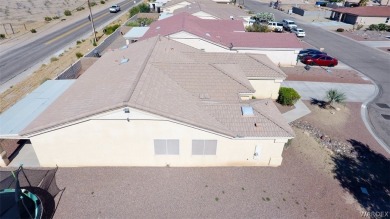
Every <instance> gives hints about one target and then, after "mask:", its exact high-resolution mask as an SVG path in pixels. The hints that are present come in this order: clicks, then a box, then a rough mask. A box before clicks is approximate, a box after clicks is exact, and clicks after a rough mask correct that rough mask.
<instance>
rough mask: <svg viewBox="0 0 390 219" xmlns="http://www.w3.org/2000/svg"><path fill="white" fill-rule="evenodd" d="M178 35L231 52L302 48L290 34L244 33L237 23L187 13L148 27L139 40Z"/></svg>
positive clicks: (239, 23) (235, 21) (242, 26)
mask: <svg viewBox="0 0 390 219" xmlns="http://www.w3.org/2000/svg"><path fill="white" fill-rule="evenodd" d="M181 31H185V32H187V33H191V34H193V35H195V36H198V37H200V38H202V39H204V40H206V41H210V42H213V43H216V44H219V45H221V46H224V47H226V48H230V47H231V48H232V49H237V48H251V49H252V48H253V49H257V48H262V49H272V50H277V49H301V48H302V44H301V43H300V42H299V40H298V39H297V37H296V36H295V34H293V33H283V34H282V33H254V32H245V28H244V25H243V23H242V22H241V21H237V20H207V19H200V18H198V17H195V16H192V15H190V14H188V13H180V14H177V15H174V16H172V17H169V18H166V19H163V20H159V21H156V22H154V23H152V24H151V25H150V28H149V30H148V31H147V32H146V33H145V34H144V35H143V37H141V38H140V40H143V39H148V38H150V37H154V36H157V35H161V36H169V35H172V34H174V33H178V32H181Z"/></svg>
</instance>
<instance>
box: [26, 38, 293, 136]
mask: <svg viewBox="0 0 390 219" xmlns="http://www.w3.org/2000/svg"><path fill="white" fill-rule="evenodd" d="M195 53H197V54H198V55H194V54H195ZM202 55H205V57H206V59H207V60H208V61H207V62H203V60H204V59H205V58H201V56H202ZM225 58H227V59H226V60H225V61H224V60H223V56H221V55H217V54H215V58H213V56H210V54H209V53H204V52H202V51H198V50H196V49H194V48H191V47H189V46H186V45H184V44H181V43H178V42H176V41H173V40H169V39H167V38H164V37H154V38H150V39H148V40H144V41H141V42H138V43H135V44H131V45H130V46H129V47H128V48H127V49H123V50H115V51H111V52H107V53H105V54H104V55H103V56H102V57H101V58H99V60H98V61H96V62H95V64H94V65H92V66H91V67H90V68H89V69H88V70H87V71H86V72H85V73H84V74H83V75H81V76H80V77H79V79H77V80H76V82H75V83H74V84H73V85H72V86H71V87H69V88H68V90H66V91H65V92H64V93H63V95H62V96H60V97H59V98H58V99H57V100H56V101H55V102H54V103H53V104H52V105H50V106H49V107H48V108H47V109H46V110H45V111H44V112H43V113H42V114H41V115H40V116H39V117H38V118H37V119H35V120H34V121H33V122H32V123H31V124H30V125H29V126H28V127H27V128H25V129H24V131H23V133H22V134H24V135H27V136H30V135H33V134H36V133H37V132H40V131H44V130H49V129H52V128H55V127H59V126H62V125H66V124H70V123H72V122H76V121H79V120H80V119H88V117H90V116H93V115H97V114H100V113H103V112H108V111H111V110H113V109H119V108H122V107H125V106H128V107H133V108H137V109H140V110H143V111H146V112H150V113H154V114H157V115H161V116H163V117H166V118H169V119H173V120H176V121H180V122H183V123H187V124H190V125H193V126H196V127H199V128H204V129H207V130H210V131H214V132H217V133H220V134H223V135H227V136H231V137H236V136H251V137H293V132H292V131H291V130H290V129H288V124H287V122H286V121H284V120H283V118H282V116H281V114H280V112H279V111H278V110H277V109H276V108H275V106H273V107H274V108H272V104H273V103H272V101H270V102H269V104H268V105H270V106H268V107H271V108H272V109H268V108H267V107H263V106H262V107H258V105H256V104H260V105H261V103H263V102H262V101H261V100H259V101H258V103H257V102H251V103H250V104H251V105H253V107H254V109H255V110H256V115H255V117H253V118H250V119H249V118H244V117H242V116H241V112H240V110H239V109H240V106H241V105H246V104H248V103H245V102H243V101H242V100H240V98H239V93H240V92H251V91H252V90H253V88H252V87H251V86H250V84H249V83H248V81H247V79H246V75H247V73H246V72H245V71H248V70H245V68H244V65H246V64H250V65H254V67H253V68H256V69H257V71H262V69H264V68H265V67H262V64H261V63H260V62H258V61H256V60H255V59H253V58H252V57H250V56H248V55H245V54H229V56H227V57H225ZM122 59H129V62H128V63H123V64H121V60H122ZM232 60H238V61H233V62H232ZM245 60H247V61H245ZM229 67H231V69H234V70H237V71H238V72H235V71H234V72H233V71H229V70H227V69H228V68H229ZM260 105H259V106H260ZM258 108H259V109H258ZM219 110H222V111H220V112H219V114H224V113H226V114H225V115H218V111H219ZM233 118H234V122H232V121H229V120H230V119H233ZM253 121H255V122H261V124H262V126H263V128H262V129H261V130H258V129H253V127H247V126H252V125H253V124H252V123H253ZM279 123H281V124H279ZM240 127H241V128H240Z"/></svg>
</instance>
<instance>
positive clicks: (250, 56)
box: [244, 53, 287, 76]
mask: <svg viewBox="0 0 390 219" xmlns="http://www.w3.org/2000/svg"><path fill="white" fill-rule="evenodd" d="M244 55H246V56H248V57H249V58H251V59H253V60H255V61H256V62H258V63H260V64H262V65H263V66H265V67H267V68H269V69H271V70H273V71H275V72H277V73H279V74H280V73H282V74H283V75H284V76H287V75H286V74H285V73H284V72H283V71H282V70H280V71H277V70H275V69H273V68H271V67H270V66H269V65H266V64H264V63H263V62H260V61H259V60H258V59H256V58H255V57H253V56H252V55H248V54H247V53H245V54H244ZM261 55H262V54H261ZM266 57H267V56H266ZM267 58H268V57H267Z"/></svg>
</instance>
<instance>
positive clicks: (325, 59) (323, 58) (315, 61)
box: [301, 55, 338, 67]
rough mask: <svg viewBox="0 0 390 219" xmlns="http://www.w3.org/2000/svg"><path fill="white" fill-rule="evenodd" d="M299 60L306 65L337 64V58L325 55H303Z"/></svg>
mask: <svg viewBox="0 0 390 219" xmlns="http://www.w3.org/2000/svg"><path fill="white" fill-rule="evenodd" d="M301 62H302V63H304V64H306V65H318V66H328V67H334V66H336V65H337V64H338V61H337V59H335V58H333V57H330V56H327V55H314V56H305V57H304V58H303V59H302V61H301Z"/></svg>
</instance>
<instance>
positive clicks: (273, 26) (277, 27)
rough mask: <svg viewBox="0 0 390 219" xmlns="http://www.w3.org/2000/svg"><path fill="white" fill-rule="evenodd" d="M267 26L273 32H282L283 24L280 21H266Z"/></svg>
mask: <svg viewBox="0 0 390 219" xmlns="http://www.w3.org/2000/svg"><path fill="white" fill-rule="evenodd" d="M268 28H269V29H270V30H272V31H275V32H283V24H282V23H280V22H275V21H272V22H268Z"/></svg>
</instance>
